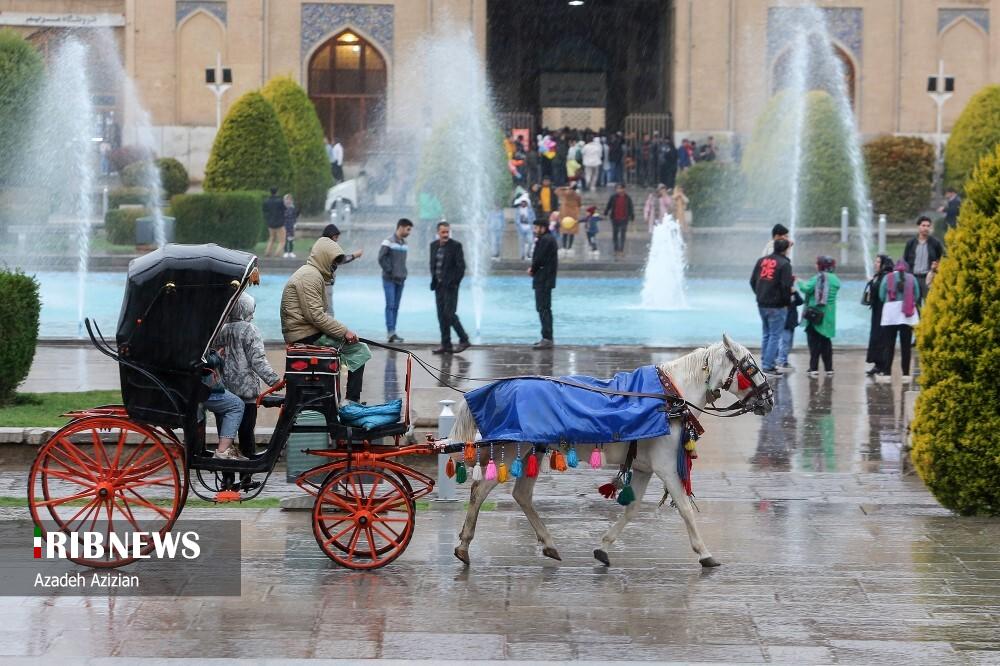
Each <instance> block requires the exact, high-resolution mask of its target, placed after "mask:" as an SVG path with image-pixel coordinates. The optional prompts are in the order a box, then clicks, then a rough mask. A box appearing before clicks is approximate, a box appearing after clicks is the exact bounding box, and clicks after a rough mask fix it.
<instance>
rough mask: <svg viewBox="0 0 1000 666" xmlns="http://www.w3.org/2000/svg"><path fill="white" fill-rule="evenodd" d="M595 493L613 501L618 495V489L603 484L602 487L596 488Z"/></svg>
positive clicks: (611, 484) (608, 484) (611, 485)
mask: <svg viewBox="0 0 1000 666" xmlns="http://www.w3.org/2000/svg"><path fill="white" fill-rule="evenodd" d="M597 492H599V493H601V495H603V496H604V497H606V498H607V499H614V498H615V496H616V495H617V494H618V488H617V486H615V484H613V483H605V484H604V485H601V486H598V488H597Z"/></svg>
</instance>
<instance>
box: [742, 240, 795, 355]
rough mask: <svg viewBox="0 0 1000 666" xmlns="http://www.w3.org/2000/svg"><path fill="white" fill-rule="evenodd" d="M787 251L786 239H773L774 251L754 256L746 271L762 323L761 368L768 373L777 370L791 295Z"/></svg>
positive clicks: (790, 269) (790, 268) (790, 272)
mask: <svg viewBox="0 0 1000 666" xmlns="http://www.w3.org/2000/svg"><path fill="white" fill-rule="evenodd" d="M787 251H788V241H787V240H785V239H783V238H780V239H778V240H776V241H774V253H772V254H769V255H768V256H766V257H761V258H760V259H758V260H757V263H756V264H755V265H754V267H753V273H752V274H751V275H750V288H751V289H753V291H754V294H756V295H757V309H758V311H759V312H760V320H761V323H762V324H763V327H762V329H763V336H762V339H761V343H760V356H761V366H762V367H761V369H762V370H763V371H764V372H769V373H776V372H777V369H776V368H775V362H776V360H777V356H778V346H779V345H780V343H781V336H782V334H783V332H784V328H785V320H786V317H787V315H788V305H789V303H791V299H792V262H790V261H789V260H788V257H786V256H785V253H786V252H787Z"/></svg>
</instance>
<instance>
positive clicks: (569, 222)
mask: <svg viewBox="0 0 1000 666" xmlns="http://www.w3.org/2000/svg"><path fill="white" fill-rule="evenodd" d="M559 226H560V227H561V228H562V230H563V231H570V230H571V229H573V228H574V227H576V218H575V217H570V216H568V215H567V216H566V217H564V218H563V219H562V222H560V223H559Z"/></svg>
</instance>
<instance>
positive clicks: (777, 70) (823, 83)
mask: <svg viewBox="0 0 1000 666" xmlns="http://www.w3.org/2000/svg"><path fill="white" fill-rule="evenodd" d="M820 39H821V38H820V36H819V35H812V36H811V38H810V45H809V48H810V51H811V52H812V53H814V54H815V53H817V52H818V51H819V49H823V48H826V47H825V45H823V44H822V43H819V40H820ZM830 47H831V48H832V49H833V54H834V56H835V57H836V58H837V59H838V60H839V61H840V65H841V70H842V71H843V74H844V86H845V88H846V90H847V96H848V98H849V99H850V100H851V105H852V106H854V105H855V99H856V97H857V80H856V74H855V66H854V60H853V59H852V58H851V56H850V55H849V54H848V53H847V51H846V50H844V49H843V48H842V47H841V46H840V45H839V44H837V43H835V42H834V43H832V44H830ZM792 56H793V49H791V48H788V49H785V50H784V51H782V52H781V53H780V54H779V55H778V57H777V58H775V59H774V66H773V67H772V70H771V94H772V95H773V94H775V93H777V92H778V91H780V90H783V89H785V88H787V87H788V86H789V85H790V83H789V79H790V78H791V77H792V76H793V75H794V73H793V72H792ZM833 85H834V82H831V81H830V80H829V79H828V77H826V76H825V75H824V73H823V71H822V68H821V63H820V59H819V58H815V57H812V58H809V69H808V71H807V72H806V87H807V88H808V89H809V90H826V91H827V92H829V93H833V92H834V91H833V90H831V89H830V88H831V87H832V86H833Z"/></svg>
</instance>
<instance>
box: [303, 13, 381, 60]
mask: <svg viewBox="0 0 1000 666" xmlns="http://www.w3.org/2000/svg"><path fill="white" fill-rule="evenodd" d="M348 27H355V28H357V29H358V30H363V31H364V32H365V34H366V35H368V36H369V37H371V39H372V41H374V42H375V45H376V46H378V47H379V48H381V49H382V50H383V51H384V52H385V53H386V54H388V55H389V56H392V47H393V38H394V36H395V8H394V7H393V6H392V5H347V4H327V3H320V2H306V3H303V4H302V33H301V57H302V58H305V57H306V54H307V53H309V51H310V50H311V49H312V48H313V47H315V46H316V45H317V44H319V42H320V41H321V40H323V39H324V38H325V37H328V36H329V35H330V33H332V32H334V31H336V30H339V29H341V28H348Z"/></svg>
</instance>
